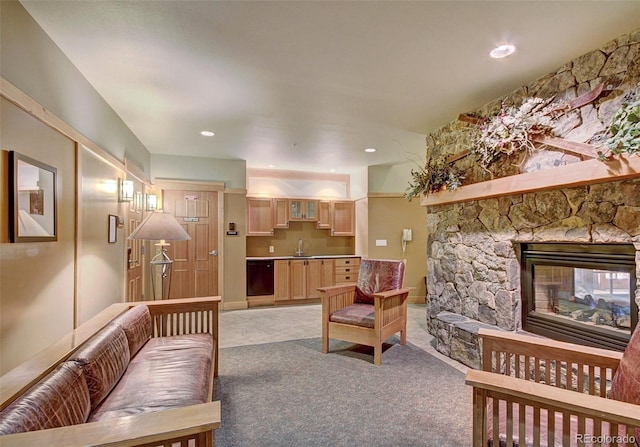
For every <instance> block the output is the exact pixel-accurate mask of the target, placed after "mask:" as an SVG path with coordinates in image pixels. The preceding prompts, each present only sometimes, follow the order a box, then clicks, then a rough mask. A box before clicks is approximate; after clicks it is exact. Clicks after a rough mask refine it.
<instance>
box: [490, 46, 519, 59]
mask: <svg viewBox="0 0 640 447" xmlns="http://www.w3.org/2000/svg"><path fill="white" fill-rule="evenodd" d="M514 51H516V47H515V46H513V45H510V44H504V45H500V46H497V47H495V48H494V49H493V50H491V52H490V53H489V56H491V57H492V58H494V59H502V58H503V57H507V56H511V55H512V54H513V53H514Z"/></svg>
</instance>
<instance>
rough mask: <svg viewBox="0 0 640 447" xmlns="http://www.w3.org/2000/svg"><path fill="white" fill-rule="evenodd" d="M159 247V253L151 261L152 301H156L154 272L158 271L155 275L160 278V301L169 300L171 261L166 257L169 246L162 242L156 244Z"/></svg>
mask: <svg viewBox="0 0 640 447" xmlns="http://www.w3.org/2000/svg"><path fill="white" fill-rule="evenodd" d="M156 245H157V246H159V247H160V253H158V254H157V255H155V256H154V257H153V259H151V288H152V289H153V299H154V300H155V299H156V296H157V294H156V270H157V269H159V272H158V273H157V275H158V276H159V277H160V284H159V285H160V288H161V290H160V299H163V300H164V299H167V298H169V291H170V289H171V269H172V267H173V261H172V260H171V259H170V258H169V255H167V249H166V248H165V247H167V246H168V245H169V244H167V243H166V242H162V243H159V244H156Z"/></svg>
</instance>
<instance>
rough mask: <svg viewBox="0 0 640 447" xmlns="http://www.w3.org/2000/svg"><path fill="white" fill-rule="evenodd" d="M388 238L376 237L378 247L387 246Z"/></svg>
mask: <svg viewBox="0 0 640 447" xmlns="http://www.w3.org/2000/svg"><path fill="white" fill-rule="evenodd" d="M386 246H387V240H386V239H376V247H386Z"/></svg>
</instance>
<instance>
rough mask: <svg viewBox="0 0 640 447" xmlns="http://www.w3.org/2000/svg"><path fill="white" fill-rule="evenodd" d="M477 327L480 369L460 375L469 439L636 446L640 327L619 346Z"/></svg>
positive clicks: (477, 443) (482, 443)
mask: <svg viewBox="0 0 640 447" xmlns="http://www.w3.org/2000/svg"><path fill="white" fill-rule="evenodd" d="M479 334H480V336H481V337H482V369H483V370H482V371H476V370H470V371H469V372H468V373H467V378H466V383H467V384H468V385H471V386H473V446H474V447H480V446H482V447H485V446H497V445H499V446H501V447H504V446H508V447H512V446H513V447H516V446H518V447H523V446H553V445H555V446H596V445H597V446H605V445H606V446H609V445H616V446H617V445H624V446H634V447H637V446H640V428H639V427H640V330H636V331H635V333H634V335H633V337H632V338H631V341H630V342H629V344H628V346H627V349H626V350H625V352H624V354H622V353H620V352H615V351H608V350H605V349H596V348H590V347H585V346H579V345H574V344H570V343H563V342H557V341H554V340H548V339H545V338H541V337H533V336H527V335H521V334H514V333H510V332H500V331H494V330H487V329H480V332H479ZM608 385H611V386H610V390H609V389H608V388H609V386H608ZM614 399H615V400H614ZM496 440H499V442H498V443H496ZM522 440H524V441H522Z"/></svg>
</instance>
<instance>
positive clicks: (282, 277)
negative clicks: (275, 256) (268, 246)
mask: <svg viewBox="0 0 640 447" xmlns="http://www.w3.org/2000/svg"><path fill="white" fill-rule="evenodd" d="M274 276H275V278H274V284H273V298H274V300H276V301H288V300H290V299H291V298H290V296H291V269H290V266H289V261H288V260H276V261H275V265H274Z"/></svg>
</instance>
